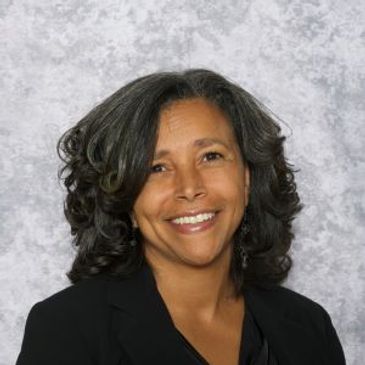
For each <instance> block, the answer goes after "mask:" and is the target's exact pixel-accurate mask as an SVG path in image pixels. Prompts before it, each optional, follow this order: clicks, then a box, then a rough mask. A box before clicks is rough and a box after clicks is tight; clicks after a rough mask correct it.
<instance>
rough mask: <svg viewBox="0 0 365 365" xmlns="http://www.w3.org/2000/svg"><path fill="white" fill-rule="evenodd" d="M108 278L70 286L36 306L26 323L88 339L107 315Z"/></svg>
mask: <svg viewBox="0 0 365 365" xmlns="http://www.w3.org/2000/svg"><path fill="white" fill-rule="evenodd" d="M110 280H112V279H109V278H108V277H104V276H96V277H93V278H89V279H84V280H82V281H80V282H78V283H76V284H73V285H71V286H69V287H67V288H65V289H63V290H61V291H59V292H57V293H55V294H53V295H51V296H49V297H48V298H46V299H44V300H42V301H40V302H38V303H36V304H35V305H34V306H33V307H32V308H31V311H30V313H29V315H28V320H27V322H29V323H31V324H32V323H33V324H34V325H36V326H39V327H43V326H46V327H50V326H52V328H53V329H55V330H56V329H58V330H59V331H65V332H66V331H70V330H73V331H74V330H75V331H76V332H79V333H80V334H81V333H82V332H83V333H84V334H85V335H87V336H88V333H91V332H100V331H101V330H102V329H103V327H104V323H105V322H106V317H107V315H108V313H107V311H108V302H107V293H108V285H109V284H108V283H109V282H110Z"/></svg>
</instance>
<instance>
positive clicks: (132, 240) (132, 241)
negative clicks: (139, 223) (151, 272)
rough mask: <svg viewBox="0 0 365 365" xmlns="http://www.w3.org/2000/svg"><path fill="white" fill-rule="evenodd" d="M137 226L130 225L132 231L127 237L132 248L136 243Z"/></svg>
mask: <svg viewBox="0 0 365 365" xmlns="http://www.w3.org/2000/svg"><path fill="white" fill-rule="evenodd" d="M137 230H138V228H137V227H132V232H131V234H130V239H129V246H131V247H132V248H134V247H136V246H137V244H138V241H137V237H136V236H137Z"/></svg>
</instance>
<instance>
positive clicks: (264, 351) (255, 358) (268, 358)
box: [176, 306, 278, 365]
mask: <svg viewBox="0 0 365 365" xmlns="http://www.w3.org/2000/svg"><path fill="white" fill-rule="evenodd" d="M176 331H177V333H178V335H179V337H180V338H181V340H182V341H183V343H184V346H185V348H186V350H187V351H188V352H189V354H190V355H191V356H192V358H193V359H194V360H195V361H196V362H197V363H199V364H201V365H209V363H208V361H207V360H206V359H205V358H204V357H203V356H202V355H201V354H200V353H199V352H198V351H197V350H196V349H195V348H194V346H193V345H192V344H191V343H190V342H189V341H188V340H187V339H186V337H185V336H184V335H183V334H182V333H181V332H180V331H179V330H178V329H177V328H176ZM238 364H239V365H277V364H278V363H277V362H276V359H275V357H274V355H273V354H272V351H271V350H270V349H269V347H268V343H267V340H266V338H265V337H264V335H263V333H262V331H261V329H260V328H259V326H258V325H257V323H256V321H255V319H254V317H253V316H252V313H251V311H250V309H249V308H248V307H247V306H246V311H245V315H244V319H243V324H242V337H241V346H240V354H239V362H238Z"/></svg>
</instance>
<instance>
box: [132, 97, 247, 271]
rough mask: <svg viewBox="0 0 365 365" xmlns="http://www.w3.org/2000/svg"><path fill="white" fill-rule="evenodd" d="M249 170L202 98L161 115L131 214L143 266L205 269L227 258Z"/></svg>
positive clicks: (224, 123) (219, 116)
mask: <svg viewBox="0 0 365 365" xmlns="http://www.w3.org/2000/svg"><path fill="white" fill-rule="evenodd" d="M248 185H249V170H248V168H246V167H245V166H244V164H243V161H242V158H241V155H240V151H239V147H238V145H237V143H236V140H235V137H234V134H233V131H232V129H231V126H230V122H229V121H228V120H227V118H226V117H225V115H224V114H223V113H222V111H221V110H220V109H219V108H218V107H216V106H215V105H213V104H211V103H209V102H208V101H206V100H204V99H202V98H194V99H187V100H182V101H176V102H174V103H173V104H171V105H170V106H169V107H167V108H165V109H163V110H162V112H161V114H160V124H159V132H158V140H157V146H156V150H155V156H154V162H153V166H152V169H151V174H150V176H149V178H148V180H147V182H146V184H145V186H144V187H143V190H142V192H141V193H140V195H139V196H138V198H137V200H136V202H135V205H134V208H133V221H134V224H135V225H136V226H138V227H139V229H140V231H141V233H142V236H143V238H144V242H143V244H144V248H145V255H146V258H147V260H148V261H149V262H153V263H158V264H159V265H161V264H163V262H165V263H167V262H169V263H174V264H176V263H179V264H184V265H190V266H195V267H197V266H206V265H209V264H211V263H213V262H216V261H217V260H222V259H223V257H226V258H227V255H228V256H229V255H230V254H231V245H230V241H231V239H232V236H233V233H234V232H235V230H236V229H237V227H238V225H239V224H240V221H241V219H242V217H243V214H244V210H245V207H246V205H247V201H248V192H249V186H248Z"/></svg>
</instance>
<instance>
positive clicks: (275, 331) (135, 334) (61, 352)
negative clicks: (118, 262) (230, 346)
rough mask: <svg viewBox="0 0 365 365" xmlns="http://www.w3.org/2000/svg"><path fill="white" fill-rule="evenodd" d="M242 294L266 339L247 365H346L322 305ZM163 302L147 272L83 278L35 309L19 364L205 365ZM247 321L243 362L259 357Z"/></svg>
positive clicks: (272, 293) (285, 292)
mask: <svg viewBox="0 0 365 365" xmlns="http://www.w3.org/2000/svg"><path fill="white" fill-rule="evenodd" d="M243 295H244V298H245V304H246V305H247V307H249V311H250V313H251V314H252V317H253V318H254V320H255V322H256V324H257V327H258V328H259V330H261V331H262V333H263V334H264V337H263V344H262V346H261V349H260V352H259V355H257V356H258V358H255V359H252V360H250V361H251V362H250V363H249V364H245V365H253V364H255V365H258V364H273V362H270V361H271V360H272V356H271V352H270V351H272V352H273V353H274V355H275V358H276V359H277V360H278V364H279V365H293V364H294V365H308V364H310V365H345V364H346V362H345V358H344V354H343V350H342V347H341V344H340V341H339V339H338V336H337V333H336V330H335V328H334V327H333V324H332V322H331V318H330V316H329V315H328V313H327V312H326V310H324V309H323V307H322V306H320V305H319V304H317V303H315V302H313V301H312V300H310V299H309V298H306V297H304V296H303V295H300V294H299V293H296V292H294V291H292V290H290V289H287V288H284V287H280V286H276V285H274V286H273V285H266V286H265V287H262V286H260V287H249V288H246V289H244V293H243ZM161 303H162V301H161V299H160V297H159V292H158V290H157V288H156V283H155V282H154V277H153V275H152V273H151V272H150V270H149V269H148V267H144V268H143V269H142V270H140V271H138V272H136V273H135V274H133V275H131V276H130V277H129V278H124V279H121V278H118V277H110V276H109V275H98V276H96V277H93V278H90V279H85V280H82V281H80V282H78V283H77V284H75V285H72V286H70V287H68V288H66V289H64V290H62V291H60V292H58V293H56V294H55V295H52V296H51V297H49V298H47V299H45V300H44V301H42V302H39V303H37V304H35V305H34V306H33V307H32V310H31V311H30V313H29V316H28V319H27V322H26V327H25V332H24V338H23V343H22V347H21V352H20V354H19V356H18V360H17V365H50V364H52V365H121V364H123V365H143V364H159V365H172V364H173V365H192V364H194V365H198V364H199V361H198V360H196V359H195V358H193V357H192V355H191V352H189V351H187V350H186V348H185V346H184V345H183V342H182V340H181V338H180V337H179V336H178V335H177V333H176V329H175V327H174V325H173V323H172V321H171V318H170V317H169V315H168V312H167V311H166V310H165V309H164V308H163V306H162V305H161ZM248 318H249V315H247V316H246V321H247V322H246V323H245V331H244V337H243V343H244V345H243V355H242V357H241V359H242V361H243V358H244V357H245V356H246V353H247V356H256V355H255V354H253V355H250V351H251V350H250V349H249V348H250V347H249V346H250V345H254V343H255V341H251V340H250V335H249V333H250V332H251V333H252V331H251V330H249V328H250V327H251V329H252V326H249V325H248V323H249V321H248ZM251 336H252V335H251ZM266 339H267V341H265V340H266ZM246 343H248V344H249V345H245V344H246ZM268 344H269V345H270V349H269V348H268ZM261 360H262V361H261ZM252 361H255V362H254V363H252ZM265 361H266V363H265ZM200 365H201V363H200Z"/></svg>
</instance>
